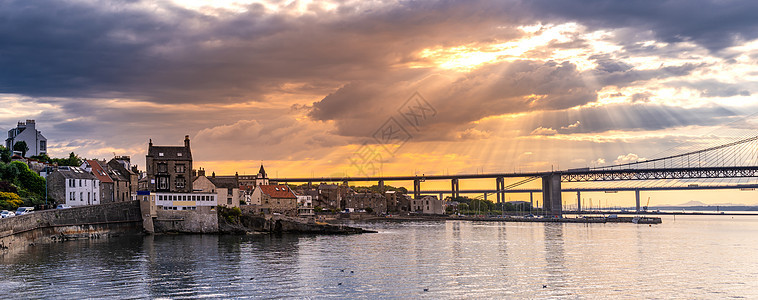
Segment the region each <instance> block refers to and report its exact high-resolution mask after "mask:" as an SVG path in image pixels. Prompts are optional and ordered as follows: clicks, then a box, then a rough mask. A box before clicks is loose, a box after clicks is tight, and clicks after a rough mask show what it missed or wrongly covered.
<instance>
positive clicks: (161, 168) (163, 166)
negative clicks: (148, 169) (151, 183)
mask: <svg viewBox="0 0 758 300" xmlns="http://www.w3.org/2000/svg"><path fill="white" fill-rule="evenodd" d="M166 172H168V165H167V164H166V163H159V164H158V173H166Z"/></svg>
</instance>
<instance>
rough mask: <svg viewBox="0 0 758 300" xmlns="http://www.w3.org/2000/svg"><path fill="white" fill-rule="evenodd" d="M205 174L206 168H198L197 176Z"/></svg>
mask: <svg viewBox="0 0 758 300" xmlns="http://www.w3.org/2000/svg"><path fill="white" fill-rule="evenodd" d="M200 176H205V169H203V168H200V170H197V177H200Z"/></svg>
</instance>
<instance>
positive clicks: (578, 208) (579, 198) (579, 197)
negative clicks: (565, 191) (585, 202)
mask: <svg viewBox="0 0 758 300" xmlns="http://www.w3.org/2000/svg"><path fill="white" fill-rule="evenodd" d="M576 211H582V192H580V191H576Z"/></svg>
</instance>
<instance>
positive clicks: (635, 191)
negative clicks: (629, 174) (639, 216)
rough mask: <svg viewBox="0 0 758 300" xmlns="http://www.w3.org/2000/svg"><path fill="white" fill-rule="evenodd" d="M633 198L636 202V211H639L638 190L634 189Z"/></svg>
mask: <svg viewBox="0 0 758 300" xmlns="http://www.w3.org/2000/svg"><path fill="white" fill-rule="evenodd" d="M634 198H635V200H636V202H637V213H639V212H640V190H634Z"/></svg>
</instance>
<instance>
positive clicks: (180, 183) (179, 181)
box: [176, 176, 186, 189]
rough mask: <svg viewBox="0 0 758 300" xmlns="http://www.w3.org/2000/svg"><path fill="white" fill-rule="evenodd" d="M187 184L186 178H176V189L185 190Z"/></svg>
mask: <svg viewBox="0 0 758 300" xmlns="http://www.w3.org/2000/svg"><path fill="white" fill-rule="evenodd" d="M185 184H186V180H185V179H184V177H181V176H180V177H176V188H178V189H183V188H184V185H185Z"/></svg>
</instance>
